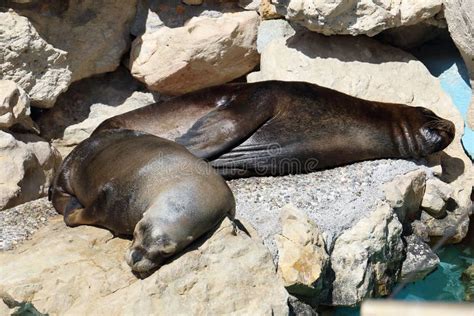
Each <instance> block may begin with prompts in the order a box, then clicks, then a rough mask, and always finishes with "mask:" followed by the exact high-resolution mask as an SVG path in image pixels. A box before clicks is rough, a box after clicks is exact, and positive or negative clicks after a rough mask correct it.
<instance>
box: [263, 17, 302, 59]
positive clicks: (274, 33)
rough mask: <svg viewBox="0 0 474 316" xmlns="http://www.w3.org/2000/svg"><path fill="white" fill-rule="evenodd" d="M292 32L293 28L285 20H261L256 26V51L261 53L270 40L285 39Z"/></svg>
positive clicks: (293, 31)
mask: <svg viewBox="0 0 474 316" xmlns="http://www.w3.org/2000/svg"><path fill="white" fill-rule="evenodd" d="M294 34H295V30H294V28H293V27H292V26H291V25H290V24H289V23H288V22H286V21H285V20H266V21H262V22H261V23H260V25H259V27H258V35H257V51H258V52H259V53H261V52H262V51H263V50H264V48H265V46H267V44H268V43H270V42H271V41H272V40H275V39H286V38H289V37H291V36H293V35H294Z"/></svg>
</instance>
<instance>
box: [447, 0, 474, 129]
mask: <svg viewBox="0 0 474 316" xmlns="http://www.w3.org/2000/svg"><path fill="white" fill-rule="evenodd" d="M443 4H444V15H445V17H446V21H447V22H448V29H449V33H450V34H451V37H452V39H453V41H454V43H455V44H456V46H457V48H458V49H459V52H460V53H461V55H462V57H463V59H464V63H465V64H466V67H467V69H468V71H469V77H470V78H471V87H474V5H473V3H472V1H471V0H443ZM473 116H474V94H473V95H472V98H471V106H470V108H469V114H468V120H467V121H468V123H469V124H470V127H471V128H472V129H474V118H473Z"/></svg>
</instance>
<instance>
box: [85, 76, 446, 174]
mask: <svg viewBox="0 0 474 316" xmlns="http://www.w3.org/2000/svg"><path fill="white" fill-rule="evenodd" d="M114 128H128V129H134V130H141V131H146V132H148V133H151V134H154V135H157V136H161V137H164V138H168V139H172V140H175V141H176V142H178V143H180V144H182V145H184V146H185V147H186V148H187V149H189V150H190V151H191V152H192V153H193V154H195V155H196V156H198V157H200V158H204V159H207V160H209V161H211V164H212V165H213V166H214V167H215V168H216V169H217V170H218V171H219V172H220V173H221V174H222V175H223V176H224V177H226V178H238V177H247V176H254V175H265V176H267V175H284V174H289V173H292V174H295V173H305V172H310V171H314V170H317V169H323V168H329V167H334V166H339V165H344V164H348V163H352V162H356V161H362V160H368V159H377V158H419V157H423V156H426V155H429V154H431V153H433V152H436V151H440V150H442V149H444V148H445V147H446V146H447V145H449V143H450V142H451V141H452V139H453V137H454V124H453V123H452V122H450V121H447V120H444V119H442V118H440V117H438V116H436V115H435V114H434V113H433V112H432V111H430V110H428V109H426V108H422V107H410V106H406V105H401V104H389V103H381V102H371V101H367V100H362V99H358V98H355V97H351V96H348V95H346V94H343V93H340V92H337V91H334V90H331V89H327V88H323V87H320V86H317V85H313V84H309V83H303V82H282V81H265V82H258V83H250V84H245V83H237V84H227V85H223V86H216V87H211V88H207V89H203V90H200V91H196V92H192V93H188V94H186V95H183V96H180V97H176V98H173V99H171V100H169V101H166V102H161V103H156V104H152V105H149V106H146V107H144V108H140V109H137V110H134V111H131V112H128V113H125V114H122V115H119V116H116V117H113V118H110V119H108V120H106V121H105V122H104V123H102V124H101V125H100V126H99V127H98V128H97V129H96V131H95V132H94V133H99V132H100V131H104V130H109V129H114Z"/></svg>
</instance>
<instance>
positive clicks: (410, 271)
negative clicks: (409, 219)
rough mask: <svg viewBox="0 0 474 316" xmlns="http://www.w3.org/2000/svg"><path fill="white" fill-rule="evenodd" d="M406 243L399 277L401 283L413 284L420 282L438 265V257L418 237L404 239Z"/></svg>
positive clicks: (412, 236)
mask: <svg viewBox="0 0 474 316" xmlns="http://www.w3.org/2000/svg"><path fill="white" fill-rule="evenodd" d="M405 240H406V242H407V250H406V252H407V257H406V259H405V261H404V262H403V266H402V272H401V275H400V281H401V282H414V281H418V280H422V279H423V278H425V277H426V276H427V275H428V274H430V273H431V272H432V271H433V270H435V269H436V267H438V265H439V262H440V261H439V258H438V256H437V255H436V254H435V253H434V252H433V251H432V250H431V248H430V246H428V244H426V243H425V242H423V240H421V239H420V238H419V237H418V236H416V235H411V236H408V237H405Z"/></svg>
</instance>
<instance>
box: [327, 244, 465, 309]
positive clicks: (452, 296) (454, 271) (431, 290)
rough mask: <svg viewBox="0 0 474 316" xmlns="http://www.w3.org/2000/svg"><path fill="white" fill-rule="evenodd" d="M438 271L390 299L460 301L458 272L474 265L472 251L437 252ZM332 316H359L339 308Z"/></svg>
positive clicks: (459, 248)
mask: <svg viewBox="0 0 474 316" xmlns="http://www.w3.org/2000/svg"><path fill="white" fill-rule="evenodd" d="M437 255H438V257H439V259H440V261H441V263H440V265H439V266H438V268H437V269H436V270H435V271H434V272H432V273H431V274H429V275H428V276H427V277H426V278H424V279H423V280H421V281H417V282H414V283H409V284H407V285H405V286H404V287H403V289H402V290H401V291H399V292H398V293H397V294H396V295H395V296H394V299H397V300H406V301H457V302H459V301H463V298H464V286H463V285H462V283H461V281H460V278H461V274H462V272H463V271H464V270H465V269H467V267H468V266H470V265H471V264H473V263H474V247H473V246H467V245H449V246H446V247H444V248H441V249H440V250H439V251H437ZM334 315H335V316H359V315H360V308H359V307H340V308H337V309H335V310H334Z"/></svg>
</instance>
